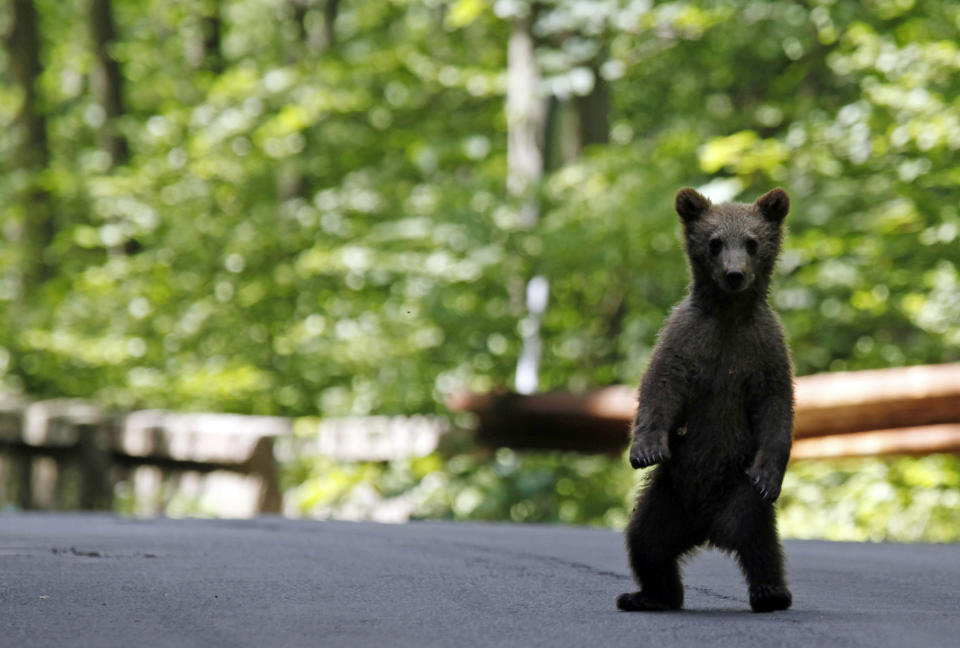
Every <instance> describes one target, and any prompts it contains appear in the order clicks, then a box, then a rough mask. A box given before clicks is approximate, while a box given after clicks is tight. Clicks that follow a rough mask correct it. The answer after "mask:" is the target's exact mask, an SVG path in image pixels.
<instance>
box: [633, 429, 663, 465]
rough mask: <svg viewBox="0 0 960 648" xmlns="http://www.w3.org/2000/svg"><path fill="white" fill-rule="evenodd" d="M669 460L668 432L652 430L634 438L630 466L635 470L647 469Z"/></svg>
mask: <svg viewBox="0 0 960 648" xmlns="http://www.w3.org/2000/svg"><path fill="white" fill-rule="evenodd" d="M669 458H670V447H669V446H668V445H667V433H666V431H656V430H650V431H649V432H643V433H640V434H636V435H635V436H634V439H633V444H632V445H631V446H630V465H631V466H633V467H634V468H646V467H647V466H652V465H654V464H658V463H662V462H664V461H666V460H667V459H669Z"/></svg>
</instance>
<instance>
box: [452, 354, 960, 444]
mask: <svg viewBox="0 0 960 648" xmlns="http://www.w3.org/2000/svg"><path fill="white" fill-rule="evenodd" d="M636 393H637V392H636V390H635V389H633V388H631V387H625V386H612V387H606V388H603V389H598V390H594V391H591V392H587V393H583V394H569V393H562V392H552V393H544V394H533V395H529V396H521V395H519V394H514V393H510V392H494V393H487V394H475V393H471V392H467V391H461V392H456V393H454V394H452V395H451V396H450V397H449V398H448V400H447V406H448V407H449V408H450V409H451V410H454V411H470V412H474V413H476V414H477V415H478V416H479V418H480V426H479V430H478V440H479V441H480V442H482V443H488V444H494V445H506V446H510V447H517V448H555V449H566V450H579V451H583V452H618V451H619V450H622V449H623V448H624V446H625V445H626V443H627V436H628V432H629V430H628V427H629V421H630V420H631V419H632V417H633V414H634V411H635V410H636V407H637V400H636ZM944 423H960V363H953V364H943V365H923V366H914V367H899V368H895V369H876V370H869V371H848V372H835V373H827V374H815V375H810V376H801V377H799V378H797V379H796V417H795V420H794V437H795V438H796V439H797V440H798V443H799V441H800V440H803V439H809V438H814V437H826V436H831V437H832V436H835V435H839V434H850V433H855V432H865V431H869V430H889V429H893V428H906V427H922V426H932V425H936V424H944ZM891 447H892V446H891ZM943 451H944V452H947V451H952V450H948V449H945V450H943Z"/></svg>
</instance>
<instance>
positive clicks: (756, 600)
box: [750, 585, 793, 612]
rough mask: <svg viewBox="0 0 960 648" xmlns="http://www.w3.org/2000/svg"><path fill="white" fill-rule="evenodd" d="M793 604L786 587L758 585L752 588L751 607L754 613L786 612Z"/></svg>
mask: <svg viewBox="0 0 960 648" xmlns="http://www.w3.org/2000/svg"><path fill="white" fill-rule="evenodd" d="M792 603H793V597H792V596H791V595H790V590H788V589H787V588H786V586H784V585H756V586H754V587H751V588H750V607H751V608H752V609H753V611H754V612H774V611H776V610H786V609H787V608H788V607H790V605H791V604H792Z"/></svg>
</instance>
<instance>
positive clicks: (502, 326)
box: [0, 0, 960, 415]
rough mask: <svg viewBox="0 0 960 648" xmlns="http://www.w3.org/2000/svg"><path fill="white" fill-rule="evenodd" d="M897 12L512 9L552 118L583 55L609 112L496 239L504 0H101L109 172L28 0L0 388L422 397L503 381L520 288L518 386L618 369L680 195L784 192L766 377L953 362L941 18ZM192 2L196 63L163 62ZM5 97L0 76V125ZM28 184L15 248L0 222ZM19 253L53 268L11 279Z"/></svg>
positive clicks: (958, 116)
mask: <svg viewBox="0 0 960 648" xmlns="http://www.w3.org/2000/svg"><path fill="white" fill-rule="evenodd" d="M908 5H909V6H908ZM908 5H907V4H904V5H901V4H900V3H879V2H878V3H869V4H866V5H861V3H856V2H852V1H838V2H831V3H820V2H815V3H811V4H808V5H802V4H797V3H794V2H786V1H783V2H768V3H756V2H735V1H732V0H730V1H717V2H710V1H705V2H659V3H653V4H652V6H647V3H643V2H641V3H636V2H626V1H624V2H615V3H596V4H590V6H589V11H588V10H586V9H587V4H584V3H582V2H574V1H573V0H557V1H556V2H550V3H542V4H540V5H539V9H537V10H536V17H535V22H534V32H535V34H536V35H537V39H538V40H537V47H538V57H539V58H538V64H539V66H540V68H541V73H542V75H543V78H544V89H543V90H544V92H545V93H546V92H549V93H552V94H553V95H554V96H555V97H556V98H557V101H558V102H559V104H560V105H561V106H564V105H567V106H568V105H572V104H571V102H572V101H574V99H575V98H576V96H577V95H578V94H583V93H585V92H589V91H590V88H591V87H592V86H593V85H594V84H595V83H597V77H596V74H598V73H599V74H602V75H603V77H604V79H605V81H606V83H607V85H608V87H609V94H610V108H609V115H608V117H609V120H610V123H611V129H610V133H609V135H610V141H609V142H608V143H606V144H602V143H601V144H595V145H593V146H592V147H590V148H589V149H588V150H586V151H584V152H583V154H582V155H580V156H579V157H576V158H575V159H573V158H570V157H569V155H568V156H567V157H566V158H564V157H563V156H561V157H559V158H557V157H556V155H554V157H552V158H551V160H554V161H556V160H559V161H560V164H559V166H557V167H556V168H554V169H552V170H551V171H550V172H549V173H548V174H547V176H546V178H545V180H544V182H543V184H542V187H541V189H542V190H541V192H540V203H541V206H540V214H541V216H540V219H539V222H538V224H537V225H536V226H535V227H533V228H527V227H525V226H523V225H522V218H521V217H520V209H519V207H520V206H519V205H517V204H515V203H514V202H512V201H511V200H510V199H509V198H508V197H506V192H505V190H504V178H505V170H506V150H505V149H506V142H505V140H506V137H505V135H506V133H505V131H506V117H505V114H504V108H503V106H504V92H505V70H506V66H507V59H506V42H507V39H508V36H509V33H510V30H511V21H512V20H513V19H514V17H516V16H524V15H533V14H531V13H530V12H531V11H533V10H532V9H531V5H530V4H529V3H527V2H521V1H518V2H505V3H496V5H495V7H494V9H493V10H492V9H491V7H490V5H488V4H486V3H479V2H456V3H452V4H450V6H449V8H448V10H446V11H445V10H444V9H443V8H442V7H441V6H440V4H438V3H434V2H388V1H386V0H384V1H382V2H362V3H360V2H357V3H353V2H346V3H340V5H339V7H340V10H339V13H338V15H337V18H336V22H335V23H334V35H335V37H336V40H335V41H334V42H333V43H329V44H327V45H326V49H322V50H321V49H318V48H320V47H323V45H322V44H321V45H318V44H317V43H316V40H317V39H316V38H313V36H316V35H317V33H318V32H319V31H322V29H323V27H324V25H323V20H324V18H323V16H322V11H320V8H319V5H316V6H313V5H310V6H311V7H312V8H310V9H309V11H308V12H307V13H306V14H304V15H303V16H302V18H303V20H302V21H301V22H298V17H297V14H296V13H295V12H294V11H293V3H287V2H281V1H280V0H244V1H239V0H231V1H227V0H221V1H220V2H219V3H217V2H208V3H204V4H195V5H185V4H184V3H179V2H173V1H172V0H148V1H147V2H140V1H138V2H133V0H115V1H114V9H115V14H116V22H117V24H118V34H119V36H118V41H117V43H116V44H115V47H114V51H113V54H114V56H115V57H116V58H117V60H118V62H119V63H120V66H121V69H122V70H123V73H124V75H125V77H126V81H127V83H126V85H125V88H126V97H125V98H126V106H127V114H126V115H125V116H124V117H123V119H122V120H121V121H120V122H119V123H118V124H117V128H119V129H120V131H121V132H122V133H123V134H124V135H125V136H126V137H127V139H128V140H129V142H130V147H131V150H132V157H131V159H130V161H129V163H127V164H124V165H122V166H120V167H111V166H110V163H109V159H108V158H106V157H105V153H104V152H103V151H101V150H100V149H99V148H98V146H97V130H98V128H99V126H100V124H101V122H102V120H103V114H102V110H101V109H100V108H99V106H98V105H97V104H96V100H95V97H94V95H93V94H92V92H91V90H90V85H89V83H88V78H89V76H90V74H91V66H92V61H93V59H92V56H91V54H90V50H89V42H88V39H89V36H88V34H87V33H86V31H85V30H86V29H87V27H86V16H85V11H86V5H85V3H82V2H68V3H51V2H46V1H45V0H42V1H40V2H38V7H39V9H40V17H41V31H42V34H43V36H44V39H43V62H44V64H45V69H44V73H43V76H42V84H41V86H42V88H41V90H42V94H43V99H44V101H43V102H42V103H43V106H44V107H45V110H46V113H47V117H48V128H49V132H50V133H49V134H50V142H51V150H52V159H51V162H50V166H49V168H47V169H45V170H42V171H30V170H23V169H7V172H6V173H5V174H4V175H3V176H2V177H0V204H2V205H3V207H2V208H0V219H2V222H3V223H4V225H3V227H4V232H6V234H7V236H6V238H5V239H4V242H3V243H2V248H3V254H2V255H0V259H2V261H0V266H2V268H0V270H2V272H3V273H4V276H5V277H6V280H5V283H4V284H3V286H4V288H3V290H2V291H0V300H3V301H4V302H5V304H6V306H7V308H5V309H4V311H3V312H4V313H5V318H6V319H5V320H4V325H3V327H2V331H3V333H0V348H2V349H3V353H0V360H2V361H3V362H2V363H0V364H2V366H3V367H4V378H3V379H4V382H5V383H6V384H7V386H8V387H11V388H18V389H22V390H24V391H26V392H28V393H30V394H33V395H37V396H46V395H73V396H89V397H94V398H97V399H99V400H101V401H104V402H107V403H110V404H113V405H116V406H119V407H139V406H165V407H174V408H190V409H197V408H200V409H217V410H231V411H240V412H256V413H280V414H287V415H313V414H320V415H343V414H366V413H370V412H397V413H402V412H419V411H442V410H443V407H442V405H441V403H442V398H443V396H444V394H445V393H446V392H448V391H449V390H451V389H452V388H454V387H459V386H468V387H472V388H474V389H478V390H485V389H488V388H491V387H494V386H508V385H509V380H510V376H511V375H512V371H513V367H514V365H515V362H516V357H517V355H518V353H519V341H518V340H519V338H520V335H519V333H520V329H522V328H523V327H524V326H525V324H524V322H523V321H522V318H523V314H524V312H523V285H524V281H525V280H526V279H527V278H528V277H529V276H531V275H532V274H533V273H542V274H545V275H546V276H547V277H548V278H549V280H550V283H551V288H552V290H551V295H550V306H549V308H548V311H547V314H546V318H545V321H544V325H543V338H544V356H543V369H542V376H541V385H542V386H543V387H544V388H547V389H549V388H572V389H581V388H585V387H589V386H595V385H603V384H609V383H615V382H628V383H632V382H635V381H636V380H637V379H638V378H639V376H640V375H641V373H642V371H643V368H644V366H645V363H646V361H647V358H648V355H649V352H650V348H651V345H652V343H653V338H654V335H655V333H656V331H657V329H658V327H659V324H660V322H661V321H662V319H663V317H664V314H665V312H666V310H667V309H668V308H669V306H670V305H671V304H672V303H674V302H675V301H676V300H677V299H679V297H680V295H681V294H682V292H683V285H684V283H685V281H686V279H685V277H686V272H685V270H684V268H683V259H682V255H681V252H680V248H679V245H678V243H677V239H676V233H677V224H676V219H675V217H674V215H673V213H672V208H671V204H672V197H673V194H674V192H675V191H676V189H677V188H678V187H680V186H684V185H689V184H693V185H697V186H700V187H704V186H705V187H706V189H707V190H709V191H708V193H711V192H712V193H714V195H725V196H727V197H731V198H740V199H746V200H751V199H753V198H754V197H755V196H756V195H758V194H759V193H761V192H762V191H764V190H766V189H768V188H769V187H770V186H771V185H773V184H783V185H784V186H786V187H787V189H788V190H789V192H790V194H791V197H792V199H793V213H792V215H791V216H790V219H789V222H790V225H791V228H792V235H791V236H790V237H789V238H788V241H787V249H786V251H785V253H784V255H783V262H782V264H781V269H780V275H779V278H778V281H777V285H776V296H775V300H776V304H777V306H778V308H779V310H780V312H781V314H782V315H783V319H784V321H785V324H786V326H787V329H788V331H789V334H790V337H791V340H792V344H793V348H794V356H795V359H796V364H797V368H798V370H799V372H800V373H809V372H815V371H825V370H830V369H843V368H847V369H855V368H866V367H879V366H890V365H899V364H912V363H926V362H942V361H950V360H956V359H958V358H960V327H958V324H957V322H958V321H960V274H958V270H957V263H956V259H957V258H958V257H960V215H958V212H957V208H956V205H957V204H958V200H957V199H958V198H960V195H958V193H957V192H958V190H957V188H956V187H957V186H958V184H957V183H956V182H954V179H955V178H956V177H958V176H960V167H957V166H956V161H955V160H956V156H955V155H954V154H953V153H954V150H955V149H956V148H957V146H960V112H957V108H956V106H955V105H954V103H953V102H952V99H951V97H953V96H955V95H956V91H957V90H958V87H957V83H958V82H957V79H958V78H960V75H958V74H957V72H958V70H957V65H958V64H957V61H958V57H957V55H956V54H957V45H956V42H957V40H958V36H960V34H958V30H960V26H958V14H957V12H956V10H955V9H952V8H950V7H949V6H946V5H943V4H942V3H938V2H932V1H929V2H917V3H908ZM215 6H219V8H220V12H219V15H220V19H221V20H220V24H221V44H222V46H221V53H220V54H221V56H220V60H222V63H223V64H222V66H221V67H219V68H212V67H210V66H208V65H207V64H205V63H204V59H203V58H202V57H201V56H199V55H198V54H197V52H198V51H199V50H198V47H200V48H201V49H202V43H200V40H199V39H200V38H201V37H202V35H203V29H204V27H203V22H202V21H203V20H205V19H206V17H207V16H209V15H211V14H210V10H211V8H212V7H215ZM198 43H199V44H198ZM4 78H6V77H4ZM17 97H18V95H17V92H16V89H15V88H11V87H9V86H6V85H5V86H3V88H2V90H0V119H2V120H3V121H4V122H6V123H10V122H11V121H12V119H13V116H14V114H15V112H16V110H17V109H18V106H19V100H18V98H17ZM567 121H570V120H567ZM571 123H572V122H571ZM561 139H562V137H561ZM13 142H14V140H13V139H12V138H11V137H9V136H7V137H4V138H0V152H7V151H9V149H10V147H11V146H13ZM4 157H5V158H6V159H11V158H10V156H6V155H5V156H4ZM555 158H556V159H555ZM31 174H34V175H35V176H36V177H34V176H33V175H31ZM37 183H39V185H41V186H42V187H43V188H44V189H45V190H46V191H47V192H49V199H50V202H51V203H52V205H53V208H54V211H55V213H56V222H55V225H56V232H55V236H54V237H53V238H52V239H51V240H50V241H49V242H48V243H47V244H46V245H45V246H44V249H42V250H34V249H30V248H29V245H28V244H27V242H25V241H22V240H20V239H18V236H19V234H18V232H19V231H20V229H21V226H22V223H23V222H24V219H26V218H29V215H28V214H27V210H28V209H30V207H29V205H30V204H31V203H30V202H29V201H28V200H27V199H26V198H25V197H24V196H25V195H26V194H24V191H26V189H25V187H30V186H35V185H36V184H37ZM30 255H41V256H42V257H43V258H44V259H47V260H48V261H49V262H50V263H51V265H52V267H53V276H52V277H49V278H48V279H46V280H45V281H44V282H42V283H41V284H39V285H20V283H18V282H19V279H18V277H19V269H18V268H19V267H20V264H21V263H23V262H24V259H25V258H27V257H29V256H30Z"/></svg>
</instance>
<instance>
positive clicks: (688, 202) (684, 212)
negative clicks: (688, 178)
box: [675, 187, 710, 223]
mask: <svg viewBox="0 0 960 648" xmlns="http://www.w3.org/2000/svg"><path fill="white" fill-rule="evenodd" d="M675 206H676V209H677V214H679V216H680V218H682V219H683V222H684V223H692V222H693V221H695V220H697V219H698V218H700V217H701V216H702V215H703V213H704V212H705V211H707V210H708V209H710V200H709V199H707V198H705V197H704V196H702V195H700V194H699V193H697V191H696V190H695V189H691V188H690V187H687V188H686V189H681V190H680V191H678V192H677V200H676V203H675Z"/></svg>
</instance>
